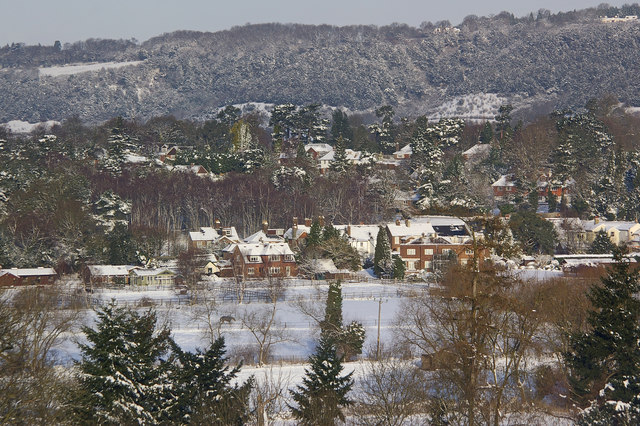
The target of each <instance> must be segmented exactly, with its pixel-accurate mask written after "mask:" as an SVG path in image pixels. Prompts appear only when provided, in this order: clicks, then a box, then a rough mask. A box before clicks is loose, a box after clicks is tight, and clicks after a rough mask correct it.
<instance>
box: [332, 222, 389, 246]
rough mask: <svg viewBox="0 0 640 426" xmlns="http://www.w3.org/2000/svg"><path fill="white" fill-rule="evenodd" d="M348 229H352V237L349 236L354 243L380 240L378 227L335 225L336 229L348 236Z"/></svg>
mask: <svg viewBox="0 0 640 426" xmlns="http://www.w3.org/2000/svg"><path fill="white" fill-rule="evenodd" d="M347 227H351V235H350V236H348V238H349V239H350V240H353V241H374V242H375V241H376V238H378V230H379V229H380V227H379V226H378V225H335V226H334V228H336V229H337V230H339V231H341V232H342V233H343V234H344V235H347Z"/></svg>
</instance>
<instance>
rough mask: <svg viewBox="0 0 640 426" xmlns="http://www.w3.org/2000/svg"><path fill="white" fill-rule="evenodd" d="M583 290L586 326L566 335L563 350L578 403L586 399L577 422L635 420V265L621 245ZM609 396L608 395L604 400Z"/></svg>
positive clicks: (638, 353)
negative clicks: (589, 308) (597, 282)
mask: <svg viewBox="0 0 640 426" xmlns="http://www.w3.org/2000/svg"><path fill="white" fill-rule="evenodd" d="M614 257H615V263H614V264H613V265H612V266H611V267H610V269H609V271H608V274H607V275H606V276H605V277H603V278H602V279H601V281H602V283H601V285H594V286H593V287H592V288H591V291H590V293H589V300H590V301H591V304H592V306H593V310H592V311H591V312H590V313H589V318H588V323H589V326H590V330H589V331H587V332H576V333H574V334H572V335H571V336H570V350H569V351H568V352H567V353H565V354H564V355H565V361H566V362H567V366H568V367H569V381H570V384H571V386H572V389H573V391H574V394H575V396H576V397H577V398H578V403H580V404H581V405H583V406H584V405H586V404H587V403H589V402H591V405H592V406H591V408H590V409H588V410H587V411H586V412H585V413H584V416H583V418H582V423H583V424H637V422H638V421H639V420H640V414H639V413H640V399H639V398H638V395H639V394H640V348H639V347H638V345H639V343H638V342H640V301H639V300H638V299H637V298H636V297H635V296H634V295H635V294H636V293H637V292H638V290H639V285H638V271H637V270H635V269H634V270H632V269H631V267H630V264H629V260H628V259H627V258H625V257H624V251H623V250H621V249H616V250H615V251H614ZM609 401H612V403H610V402H609Z"/></svg>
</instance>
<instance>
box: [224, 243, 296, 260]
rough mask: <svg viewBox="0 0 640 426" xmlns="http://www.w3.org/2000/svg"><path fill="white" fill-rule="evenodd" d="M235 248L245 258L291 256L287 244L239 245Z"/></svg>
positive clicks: (291, 252) (291, 253)
mask: <svg viewBox="0 0 640 426" xmlns="http://www.w3.org/2000/svg"><path fill="white" fill-rule="evenodd" d="M236 248H237V249H238V250H239V251H240V253H241V254H242V255H243V256H244V257H245V258H248V257H249V256H281V255H291V256H293V251H291V248H290V247H289V244H287V243H284V242H283V243H261V244H249V243H240V244H238V245H237V246H236Z"/></svg>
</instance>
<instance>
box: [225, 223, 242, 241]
mask: <svg viewBox="0 0 640 426" xmlns="http://www.w3.org/2000/svg"><path fill="white" fill-rule="evenodd" d="M225 237H226V238H228V239H229V240H231V241H237V242H240V237H238V231H236V227H235V226H229V227H228V228H222V232H220V238H225Z"/></svg>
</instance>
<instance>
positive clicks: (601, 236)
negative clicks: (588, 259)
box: [589, 231, 616, 254]
mask: <svg viewBox="0 0 640 426" xmlns="http://www.w3.org/2000/svg"><path fill="white" fill-rule="evenodd" d="M615 248H616V245H615V244H613V243H612V242H611V239H610V238H609V236H608V235H607V232H606V231H598V232H596V236H595V238H594V239H593V242H592V243H591V246H590V247H589V253H593V254H609V253H613V250H614V249H615Z"/></svg>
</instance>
